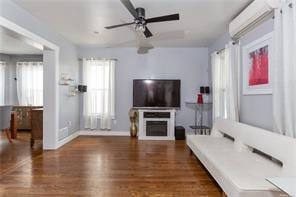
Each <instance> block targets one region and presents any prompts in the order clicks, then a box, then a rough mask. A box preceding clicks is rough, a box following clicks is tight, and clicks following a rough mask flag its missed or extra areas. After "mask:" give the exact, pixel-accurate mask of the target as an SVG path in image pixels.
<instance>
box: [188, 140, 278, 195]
mask: <svg viewBox="0 0 296 197" xmlns="http://www.w3.org/2000/svg"><path fill="white" fill-rule="evenodd" d="M187 144H188V146H189V147H190V148H191V150H192V151H193V152H194V153H195V154H196V156H197V157H198V158H199V159H200V161H201V162H202V163H203V164H204V166H205V167H206V168H207V169H208V170H209V172H210V173H211V174H212V176H213V177H214V178H215V179H216V181H217V182H218V183H219V185H220V186H221V187H222V188H223V190H224V191H225V192H227V193H228V194H231V196H248V195H250V196H258V195H259V196H260V195H263V194H264V195H265V194H266V193H270V192H272V191H275V192H276V191H278V189H277V188H276V187H274V186H273V185H272V184H270V183H269V182H268V181H266V180H265V179H266V178H268V177H276V176H279V175H280V174H281V166H280V165H278V164H276V163H274V162H272V161H271V160H269V159H267V158H265V157H263V156H261V155H258V154H256V153H252V152H237V151H235V150H234V148H233V146H234V145H233V144H234V142H233V141H232V140H230V139H228V138H225V137H222V138H221V137H212V136H195V135H189V136H187ZM251 194H252V195H251ZM253 194H254V195H253ZM268 196H269V195H268ZM271 196H272V195H271Z"/></svg>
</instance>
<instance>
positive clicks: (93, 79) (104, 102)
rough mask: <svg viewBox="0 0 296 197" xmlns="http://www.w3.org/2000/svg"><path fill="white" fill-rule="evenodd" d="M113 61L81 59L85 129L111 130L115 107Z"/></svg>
mask: <svg viewBox="0 0 296 197" xmlns="http://www.w3.org/2000/svg"><path fill="white" fill-rule="evenodd" d="M115 63H116V61H115V60H96V59H90V60H88V59H83V83H84V84H85V85H87V92H86V93H85V94H84V101H83V103H84V108H83V114H84V123H85V128H88V129H96V128H98V123H99V126H100V129H101V130H111V123H112V119H113V118H114V116H115V114H114V105H115V84H114V83H115V79H114V77H115Z"/></svg>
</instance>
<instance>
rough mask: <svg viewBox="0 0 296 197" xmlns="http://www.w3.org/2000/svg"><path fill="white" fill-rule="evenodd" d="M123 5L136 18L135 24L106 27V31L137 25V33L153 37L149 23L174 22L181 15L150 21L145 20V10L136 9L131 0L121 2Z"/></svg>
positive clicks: (155, 18) (161, 17)
mask: <svg viewBox="0 0 296 197" xmlns="http://www.w3.org/2000/svg"><path fill="white" fill-rule="evenodd" d="M120 1H121V2H122V4H123V5H124V6H125V7H126V9H127V10H128V11H129V12H130V14H131V15H132V16H133V17H134V22H131V23H124V24H119V25H113V26H108V27H105V28H106V29H113V28H118V27H123V26H127V25H133V24H135V31H137V32H143V33H144V35H145V37H146V38H149V37H151V36H153V34H152V33H151V32H150V30H149V29H148V28H147V24H149V23H157V22H165V21H174V20H179V19H180V17H179V14H172V15H165V16H160V17H154V18H150V19H146V18H145V9H144V8H140V7H139V8H135V7H134V6H133V4H132V3H131V2H130V0H120Z"/></svg>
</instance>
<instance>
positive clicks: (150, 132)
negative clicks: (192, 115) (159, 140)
mask: <svg viewBox="0 0 296 197" xmlns="http://www.w3.org/2000/svg"><path fill="white" fill-rule="evenodd" d="M146 136H168V122H167V121H146Z"/></svg>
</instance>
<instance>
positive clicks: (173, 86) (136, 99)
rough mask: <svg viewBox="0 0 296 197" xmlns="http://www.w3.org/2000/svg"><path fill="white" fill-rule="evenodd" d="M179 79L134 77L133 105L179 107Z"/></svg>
mask: <svg viewBox="0 0 296 197" xmlns="http://www.w3.org/2000/svg"><path fill="white" fill-rule="evenodd" d="M180 88H181V81H180V80H162V79H135V80H134V81H133V107H139V108H141V107H144V108H145V107H146V108H156V107H157V108H180Z"/></svg>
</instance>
